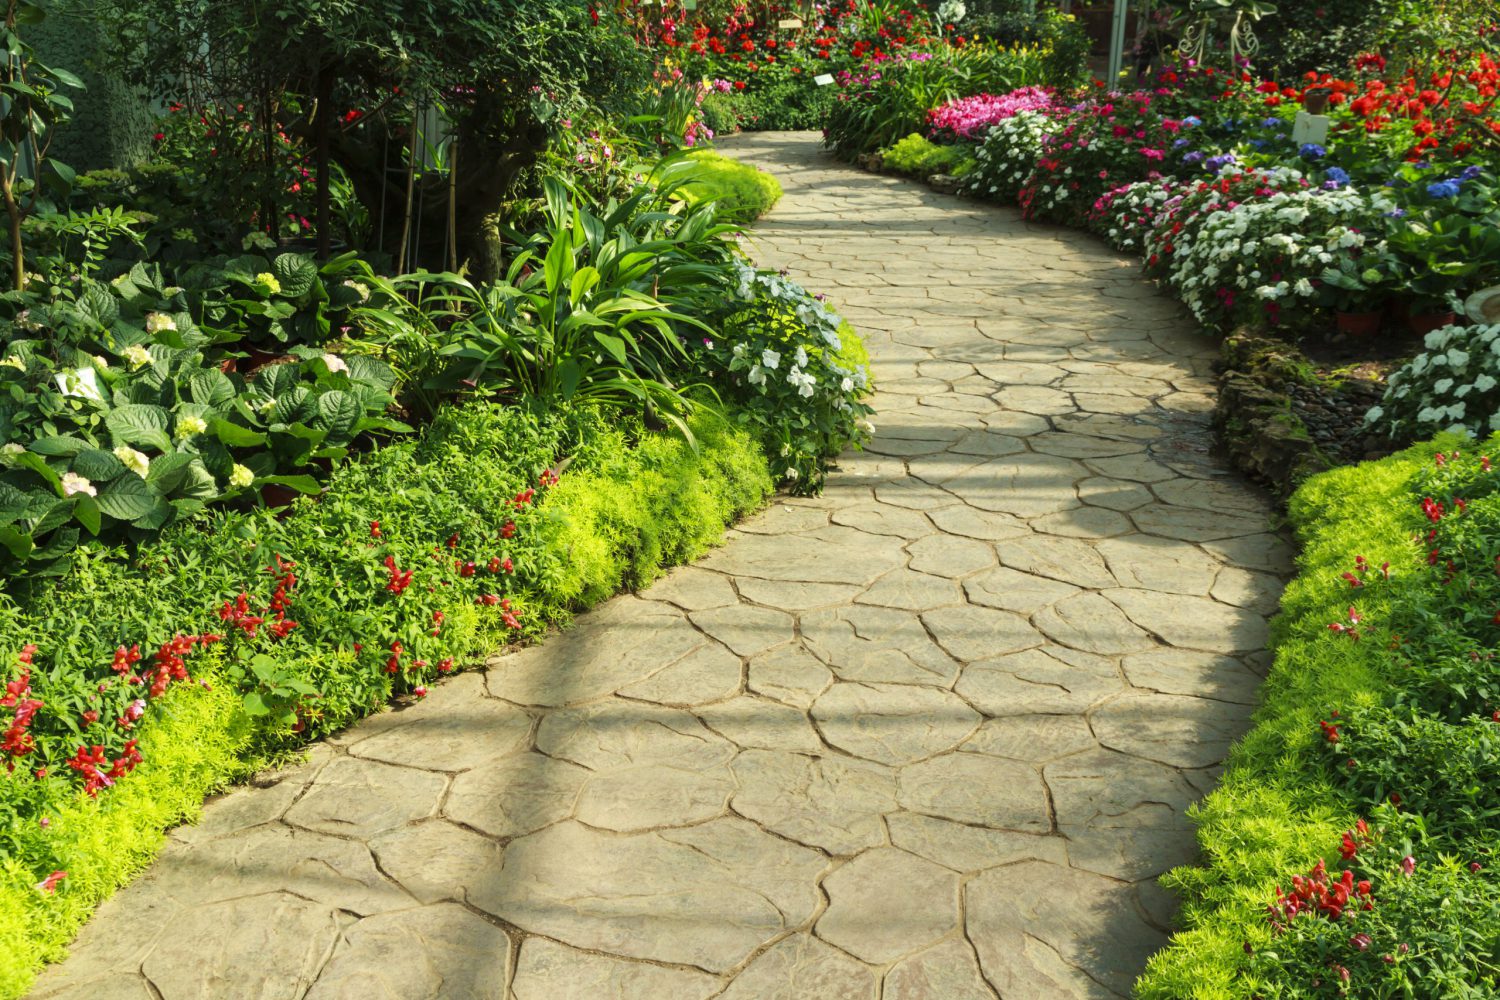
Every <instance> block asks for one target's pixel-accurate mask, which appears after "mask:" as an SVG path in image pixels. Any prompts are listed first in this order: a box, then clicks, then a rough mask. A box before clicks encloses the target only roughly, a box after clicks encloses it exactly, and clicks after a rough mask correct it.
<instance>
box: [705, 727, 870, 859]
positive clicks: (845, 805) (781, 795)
mask: <svg viewBox="0 0 1500 1000" xmlns="http://www.w3.org/2000/svg"><path fill="white" fill-rule="evenodd" d="M734 776H735V778H736V779H737V780H738V782H739V791H737V792H736V793H735V796H734V800H733V805H734V809H735V812H738V813H739V814H740V815H742V816H746V817H748V818H750V819H752V820H754V821H755V822H756V823H758V824H760V825H761V826H763V827H765V828H766V829H767V830H771V831H772V832H775V833H779V834H781V835H782V836H783V837H788V838H790V839H792V840H795V841H797V842H798V843H801V844H808V845H810V846H812V847H821V848H822V849H823V850H825V851H827V852H828V853H830V854H835V855H846V854H854V853H857V852H858V851H861V850H863V849H864V848H866V847H874V846H876V845H879V844H881V843H883V842H884V840H885V831H884V828H883V827H882V825H881V821H880V818H881V816H882V815H883V814H884V813H886V812H888V811H890V810H892V809H894V808H896V775H895V772H893V771H890V770H888V769H886V768H884V767H882V766H880V765H878V764H870V763H867V762H865V761H861V760H852V759H850V758H847V757H836V756H825V757H808V756H801V755H795V754H786V753H770V752H766V751H761V750H747V751H745V752H744V753H742V754H740V756H739V757H738V758H737V759H736V760H735V762H734Z"/></svg>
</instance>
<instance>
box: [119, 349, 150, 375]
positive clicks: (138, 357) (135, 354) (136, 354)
mask: <svg viewBox="0 0 1500 1000" xmlns="http://www.w3.org/2000/svg"><path fill="white" fill-rule="evenodd" d="M121 354H122V355H123V356H124V358H125V360H126V361H127V362H129V364H130V367H131V369H132V370H133V369H136V368H144V367H145V366H146V365H149V364H150V363H151V352H150V351H148V350H146V349H145V348H144V347H142V346H141V345H140V344H131V345H130V346H129V347H127V348H125V350H124V351H122V352H121Z"/></svg>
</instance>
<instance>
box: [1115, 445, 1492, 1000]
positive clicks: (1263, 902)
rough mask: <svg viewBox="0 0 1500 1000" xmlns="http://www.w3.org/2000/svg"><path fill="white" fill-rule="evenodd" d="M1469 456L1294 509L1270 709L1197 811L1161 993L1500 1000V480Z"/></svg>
mask: <svg viewBox="0 0 1500 1000" xmlns="http://www.w3.org/2000/svg"><path fill="white" fill-rule="evenodd" d="M1471 444H1472V442H1465V441H1461V440H1460V439H1458V438H1454V437H1445V438H1439V439H1438V440H1437V441H1435V442H1432V443H1429V444H1425V445H1421V446H1418V447H1416V448H1413V449H1411V450H1409V451H1406V452H1403V453H1401V454H1399V455H1395V456H1392V457H1391V458H1388V459H1385V460H1382V461H1379V462H1373V463H1367V464H1364V465H1360V466H1356V467H1350V468H1341V469H1336V470H1333V471H1330V472H1327V473H1324V474H1322V475H1320V476H1317V477H1315V478H1313V479H1311V480H1309V481H1308V482H1307V483H1306V484H1305V485H1304V486H1303V487H1302V489H1301V490H1300V491H1299V492H1298V493H1297V494H1296V495H1295V496H1294V497H1293V499H1292V501H1291V505H1290V516H1291V520H1292V522H1293V524H1294V525H1295V527H1296V529H1297V533H1298V536H1299V539H1300V541H1301V542H1302V545H1303V550H1302V555H1301V556H1300V560H1299V564H1300V573H1299V576H1298V577H1297V579H1296V580H1294V581H1293V582H1292V584H1291V585H1290V586H1289V587H1288V588H1287V591H1286V595H1285V597H1284V598H1283V601H1282V616H1281V617H1280V618H1279V619H1278V620H1277V622H1276V623H1275V628H1274V637H1273V648H1274V650H1275V653H1276V657H1275V662H1274V666H1273V667H1272V669H1271V672H1270V675H1269V677H1268V679H1267V681H1266V683H1265V685H1264V688H1263V692H1264V704H1263V705H1262V707H1261V708H1260V709H1259V710H1258V711H1257V713H1256V715H1255V720H1254V721H1255V725H1254V728H1253V729H1252V731H1251V732H1250V733H1249V735H1248V736H1246V738H1245V739H1244V740H1243V741H1242V742H1241V743H1240V744H1238V745H1237V746H1236V747H1235V749H1234V750H1233V752H1232V753H1231V756H1230V759H1229V763H1228V769H1227V772H1226V774H1225V776H1224V778H1223V780H1222V782H1221V783H1220V786H1219V788H1218V789H1217V790H1216V791H1215V792H1214V793H1213V794H1211V795H1210V796H1209V797H1208V798H1207V799H1206V800H1205V801H1204V802H1203V803H1202V804H1201V806H1200V807H1199V809H1198V811H1197V815H1196V819H1197V821H1198V823H1199V831H1198V839H1199V841H1200V843H1201V845H1202V848H1203V851H1204V854H1205V858H1206V860H1205V863H1204V865H1203V866H1201V867H1186V868H1179V869H1177V870H1175V871H1173V872H1171V873H1170V874H1169V875H1168V876H1167V877H1166V879H1165V882H1166V884H1167V885H1169V886H1171V887H1172V888H1175V889H1177V890H1178V891H1180V892H1181V893H1182V894H1183V896H1184V910H1183V914H1182V924H1183V926H1184V927H1185V928H1186V929H1184V930H1182V931H1181V932H1179V933H1178V934H1177V935H1176V936H1175V938H1174V939H1173V942H1172V944H1171V945H1170V946H1169V947H1168V948H1167V949H1166V950H1164V951H1162V952H1161V953H1159V954H1158V955H1156V956H1155V957H1154V958H1153V960H1152V961H1151V964H1150V966H1149V968H1148V970H1147V972H1146V974H1145V975H1144V976H1143V978H1142V979H1141V980H1140V982H1139V984H1138V995H1139V996H1140V997H1142V998H1145V1000H1167V998H1172V1000H1182V998H1186V997H1192V998H1204V1000H1206V998H1216V1000H1217V998H1230V997H1234V998H1250V997H1259V998H1266V1000H1270V998H1292V997H1299V998H1300V997H1324V996H1327V997H1334V996H1359V997H1415V996H1443V997H1492V996H1495V995H1497V994H1500V982H1497V980H1496V972H1495V969H1496V964H1495V958H1496V955H1497V954H1500V877H1497V876H1500V871H1497V870H1496V864H1495V860H1494V853H1495V847H1496V846H1497V844H1500V837H1497V833H1500V795H1497V793H1496V790H1495V789H1496V785H1495V780H1494V779H1495V777H1496V776H1497V775H1500V728H1497V722H1500V711H1497V709H1500V677H1497V676H1496V674H1495V671H1494V669H1493V649H1494V647H1495V645H1496V643H1497V639H1500V614H1497V613H1496V608H1497V607H1500V575H1497V566H1500V562H1497V557H1500V472H1496V471H1492V470H1491V463H1490V461H1489V459H1488V458H1484V457H1482V456H1481V455H1480V454H1479V453H1478V452H1477V451H1476V452H1475V453H1473V454H1463V455H1460V454H1458V453H1457V452H1456V451H1454V450H1453V449H1454V448H1455V446H1459V445H1461V446H1463V447H1465V448H1467V447H1469V446H1470V445H1471ZM1485 447H1487V448H1488V449H1489V450H1491V451H1494V450H1495V449H1496V448H1497V447H1500V438H1497V439H1492V440H1491V441H1490V442H1488V444H1487V445H1486V446H1485ZM1481 450H1482V449H1481ZM1340 868H1342V869H1345V870H1348V871H1349V872H1350V874H1349V875H1348V876H1344V875H1343V872H1341V871H1339V869H1340ZM1304 873H1305V874H1304ZM1292 876H1298V877H1299V878H1300V879H1301V881H1300V882H1293V881H1292ZM1341 883H1342V884H1343V885H1344V886H1345V888H1344V889H1343V890H1342V894H1343V896H1345V897H1349V898H1345V899H1343V900H1342V901H1340V893H1341V889H1340V885H1341ZM1366 904H1368V905H1366ZM1268 906H1269V907H1271V909H1269V910H1268Z"/></svg>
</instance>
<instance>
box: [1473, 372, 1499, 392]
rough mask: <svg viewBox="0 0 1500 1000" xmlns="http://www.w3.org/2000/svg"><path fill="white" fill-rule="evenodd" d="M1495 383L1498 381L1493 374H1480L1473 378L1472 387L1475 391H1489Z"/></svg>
mask: <svg viewBox="0 0 1500 1000" xmlns="http://www.w3.org/2000/svg"><path fill="white" fill-rule="evenodd" d="M1497 384H1500V382H1497V381H1496V379H1495V377H1494V376H1493V375H1480V376H1479V377H1478V378H1476V379H1475V380H1474V389H1475V391H1476V392H1489V391H1490V390H1491V389H1493V388H1495V386H1496V385H1497Z"/></svg>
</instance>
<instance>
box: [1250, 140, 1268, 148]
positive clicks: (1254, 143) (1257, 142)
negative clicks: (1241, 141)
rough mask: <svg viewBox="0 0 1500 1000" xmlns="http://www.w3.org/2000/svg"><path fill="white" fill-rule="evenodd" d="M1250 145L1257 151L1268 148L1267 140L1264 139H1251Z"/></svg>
mask: <svg viewBox="0 0 1500 1000" xmlns="http://www.w3.org/2000/svg"><path fill="white" fill-rule="evenodd" d="M1250 145H1252V146H1254V147H1255V148H1256V149H1265V148H1266V140H1264V139H1251V140H1250Z"/></svg>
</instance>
